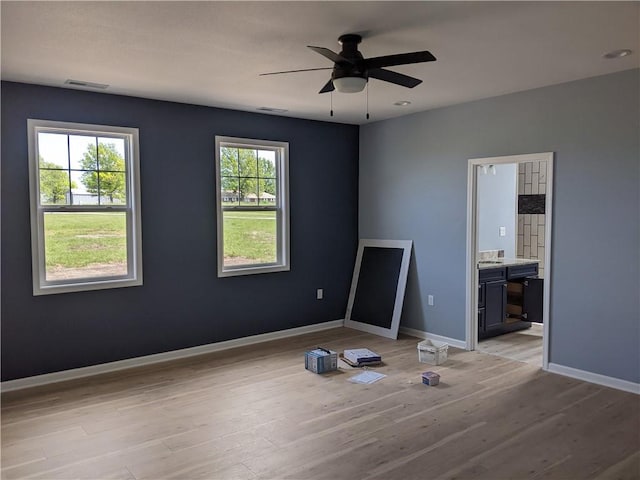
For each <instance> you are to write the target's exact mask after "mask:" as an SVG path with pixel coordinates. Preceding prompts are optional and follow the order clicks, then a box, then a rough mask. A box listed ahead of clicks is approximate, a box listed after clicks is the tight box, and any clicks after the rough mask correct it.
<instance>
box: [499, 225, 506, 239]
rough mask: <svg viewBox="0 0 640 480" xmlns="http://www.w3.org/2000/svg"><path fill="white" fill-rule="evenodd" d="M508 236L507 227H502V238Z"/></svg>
mask: <svg viewBox="0 0 640 480" xmlns="http://www.w3.org/2000/svg"><path fill="white" fill-rule="evenodd" d="M506 235H507V227H500V236H501V237H505V236H506Z"/></svg>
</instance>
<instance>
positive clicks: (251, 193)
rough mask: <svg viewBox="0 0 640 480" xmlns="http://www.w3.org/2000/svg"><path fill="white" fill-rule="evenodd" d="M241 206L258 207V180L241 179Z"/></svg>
mask: <svg viewBox="0 0 640 480" xmlns="http://www.w3.org/2000/svg"><path fill="white" fill-rule="evenodd" d="M238 181H239V182H240V204H241V205H246V206H256V205H258V179H257V178H240V179H239V180H238Z"/></svg>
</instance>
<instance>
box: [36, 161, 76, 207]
mask: <svg viewBox="0 0 640 480" xmlns="http://www.w3.org/2000/svg"><path fill="white" fill-rule="evenodd" d="M69 200H70V199H69V172H68V171H67V170H45V169H40V204H41V205H67V204H68V203H69Z"/></svg>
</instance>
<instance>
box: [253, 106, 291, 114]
mask: <svg viewBox="0 0 640 480" xmlns="http://www.w3.org/2000/svg"><path fill="white" fill-rule="evenodd" d="M256 110H260V111H261V112H273V113H284V112H287V111H288V110H287V109H285V108H272V107H258V108H257V109H256Z"/></svg>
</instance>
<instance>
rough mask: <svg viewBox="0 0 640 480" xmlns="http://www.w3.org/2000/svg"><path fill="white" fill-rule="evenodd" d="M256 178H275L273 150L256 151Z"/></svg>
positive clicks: (274, 155) (274, 154) (274, 153)
mask: <svg viewBox="0 0 640 480" xmlns="http://www.w3.org/2000/svg"><path fill="white" fill-rule="evenodd" d="M258 176H259V177H262V178H276V152H274V151H273V150H258Z"/></svg>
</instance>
